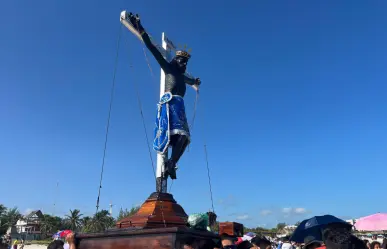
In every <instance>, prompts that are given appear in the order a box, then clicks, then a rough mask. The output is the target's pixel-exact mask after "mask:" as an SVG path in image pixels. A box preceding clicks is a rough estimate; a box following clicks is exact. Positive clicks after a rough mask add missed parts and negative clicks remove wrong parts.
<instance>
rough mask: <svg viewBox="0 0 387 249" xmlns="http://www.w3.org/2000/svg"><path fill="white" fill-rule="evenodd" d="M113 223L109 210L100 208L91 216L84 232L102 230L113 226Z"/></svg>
mask: <svg viewBox="0 0 387 249" xmlns="http://www.w3.org/2000/svg"><path fill="white" fill-rule="evenodd" d="M114 224H115V220H114V218H113V217H111V216H110V214H109V211H107V210H101V211H99V212H98V213H96V214H95V215H94V216H93V218H92V219H91V221H90V223H89V225H88V226H87V227H86V229H85V230H86V231H85V232H93V233H97V232H103V231H106V230H107V229H108V228H111V227H113V226H114Z"/></svg>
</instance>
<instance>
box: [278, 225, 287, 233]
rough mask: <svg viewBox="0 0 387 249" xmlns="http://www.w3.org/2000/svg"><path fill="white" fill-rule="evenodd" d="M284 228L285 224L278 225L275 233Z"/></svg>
mask: <svg viewBox="0 0 387 249" xmlns="http://www.w3.org/2000/svg"><path fill="white" fill-rule="evenodd" d="M285 227H286V223H278V224H277V227H276V228H277V231H278V232H280V231H282V230H283V229H284V228H285Z"/></svg>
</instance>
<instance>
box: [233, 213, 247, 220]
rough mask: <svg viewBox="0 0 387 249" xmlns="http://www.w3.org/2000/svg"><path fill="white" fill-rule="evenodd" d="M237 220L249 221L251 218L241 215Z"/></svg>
mask: <svg viewBox="0 0 387 249" xmlns="http://www.w3.org/2000/svg"><path fill="white" fill-rule="evenodd" d="M236 219H237V220H248V219H250V216H248V215H247V214H243V215H239V216H237V217H236Z"/></svg>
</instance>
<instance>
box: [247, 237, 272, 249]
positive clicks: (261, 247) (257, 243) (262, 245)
mask: <svg viewBox="0 0 387 249" xmlns="http://www.w3.org/2000/svg"><path fill="white" fill-rule="evenodd" d="M251 244H252V245H253V248H254V249H271V243H270V241H269V240H267V239H265V238H259V237H254V238H253V239H252V240H251Z"/></svg>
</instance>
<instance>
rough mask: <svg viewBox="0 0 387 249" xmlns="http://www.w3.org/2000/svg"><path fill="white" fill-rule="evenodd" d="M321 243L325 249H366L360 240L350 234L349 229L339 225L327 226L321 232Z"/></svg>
mask: <svg viewBox="0 0 387 249" xmlns="http://www.w3.org/2000/svg"><path fill="white" fill-rule="evenodd" d="M322 235H323V239H324V241H323V243H324V244H325V246H324V247H319V248H326V249H367V247H366V245H365V244H364V242H363V241H362V240H361V239H358V238H357V237H355V236H354V235H352V233H351V228H349V227H348V226H345V225H343V224H341V223H334V224H330V225H328V226H327V227H326V228H325V229H324V230H323V233H322Z"/></svg>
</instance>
